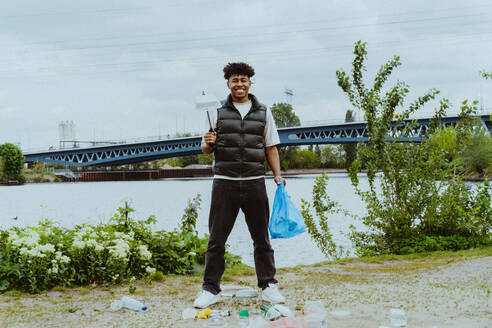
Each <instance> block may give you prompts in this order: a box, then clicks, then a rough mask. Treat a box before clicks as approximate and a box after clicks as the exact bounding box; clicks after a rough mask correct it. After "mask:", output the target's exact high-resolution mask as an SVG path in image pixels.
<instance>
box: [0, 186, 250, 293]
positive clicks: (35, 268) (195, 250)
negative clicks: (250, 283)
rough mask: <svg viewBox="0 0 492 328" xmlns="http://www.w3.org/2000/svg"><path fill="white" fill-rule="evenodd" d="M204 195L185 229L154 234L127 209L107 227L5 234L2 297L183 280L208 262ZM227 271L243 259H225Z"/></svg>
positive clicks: (43, 227)
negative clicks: (202, 225) (201, 229)
mask: <svg viewBox="0 0 492 328" xmlns="http://www.w3.org/2000/svg"><path fill="white" fill-rule="evenodd" d="M199 206H200V195H198V196H197V197H196V198H194V199H193V200H192V201H189V202H188V205H187V208H186V210H185V214H184V215H183V217H182V218H181V225H180V229H175V230H174V231H169V232H168V231H152V229H151V228H152V224H155V223H156V218H155V217H154V216H151V217H149V218H148V219H146V220H134V219H132V218H131V216H130V213H131V212H133V211H134V210H133V209H131V208H129V207H128V206H125V207H120V208H119V209H118V211H117V213H116V214H115V215H114V216H113V217H112V218H111V219H110V220H109V222H108V223H100V224H98V225H87V224H84V225H78V226H75V227H74V228H73V229H66V228H61V227H58V226H56V225H55V224H53V223H52V222H50V221H48V220H45V221H42V222H40V224H39V225H38V226H37V227H26V228H17V227H14V228H11V229H9V230H7V231H1V230H0V292H1V291H6V290H9V289H18V290H23V291H28V292H31V293H36V292H39V291H42V290H46V289H49V288H52V287H54V286H78V285H87V284H92V283H97V284H102V285H106V286H108V285H111V284H116V283H120V282H122V281H127V280H128V279H130V278H132V279H135V278H145V277H150V276H152V275H154V274H155V273H156V272H161V273H164V274H169V273H174V274H183V273H186V272H187V271H188V270H189V269H192V268H193V267H194V266H195V265H197V264H203V263H204V261H205V252H206V250H207V244H208V237H207V236H204V237H199V236H198V233H197V231H196V219H197V218H198V212H197V211H198V208H199ZM226 261H227V265H229V266H230V265H234V264H237V263H239V262H240V257H238V256H233V255H231V254H228V253H227V254H226Z"/></svg>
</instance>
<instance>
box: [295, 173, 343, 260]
mask: <svg viewBox="0 0 492 328" xmlns="http://www.w3.org/2000/svg"><path fill="white" fill-rule="evenodd" d="M327 183H328V176H327V175H326V173H323V174H322V175H321V176H320V177H318V178H316V179H315V182H314V187H313V205H312V207H313V208H314V213H315V214H316V215H315V216H313V214H312V213H311V204H310V203H309V202H307V201H305V200H304V199H301V202H302V205H301V214H302V217H303V218H304V223H305V224H306V228H307V231H308V233H309V235H310V236H311V238H313V240H314V242H315V243H316V245H317V246H318V248H319V249H320V250H321V252H323V254H324V255H325V256H326V257H332V258H335V259H336V258H340V257H342V256H343V255H344V253H345V252H344V250H343V248H342V247H341V246H337V245H336V243H335V242H334V240H333V235H332V233H331V231H330V227H329V226H328V219H329V215H333V214H336V213H344V214H345V215H349V214H348V212H347V211H344V210H343V209H342V208H341V207H340V205H339V204H338V203H337V202H335V201H333V200H331V198H330V196H329V195H328V193H327V192H326V186H327Z"/></svg>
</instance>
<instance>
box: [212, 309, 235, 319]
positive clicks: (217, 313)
mask: <svg viewBox="0 0 492 328" xmlns="http://www.w3.org/2000/svg"><path fill="white" fill-rule="evenodd" d="M230 316H231V311H229V310H212V312H211V313H210V314H209V315H208V317H209V318H216V317H230Z"/></svg>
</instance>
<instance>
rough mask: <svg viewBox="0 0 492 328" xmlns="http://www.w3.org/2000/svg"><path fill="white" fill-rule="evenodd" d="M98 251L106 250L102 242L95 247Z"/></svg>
mask: <svg viewBox="0 0 492 328" xmlns="http://www.w3.org/2000/svg"><path fill="white" fill-rule="evenodd" d="M94 249H95V250H96V251H97V252H100V251H102V250H104V247H102V246H101V245H100V244H97V245H96V247H95V248H94Z"/></svg>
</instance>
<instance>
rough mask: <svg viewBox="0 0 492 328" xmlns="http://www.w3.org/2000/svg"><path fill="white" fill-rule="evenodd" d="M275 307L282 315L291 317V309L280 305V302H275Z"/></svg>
mask: <svg viewBox="0 0 492 328" xmlns="http://www.w3.org/2000/svg"><path fill="white" fill-rule="evenodd" d="M274 307H275V309H276V310H277V311H278V312H280V314H281V315H282V316H283V317H293V316H294V315H293V314H292V311H291V310H290V309H289V308H288V307H286V306H284V305H281V304H275V305H274Z"/></svg>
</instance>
